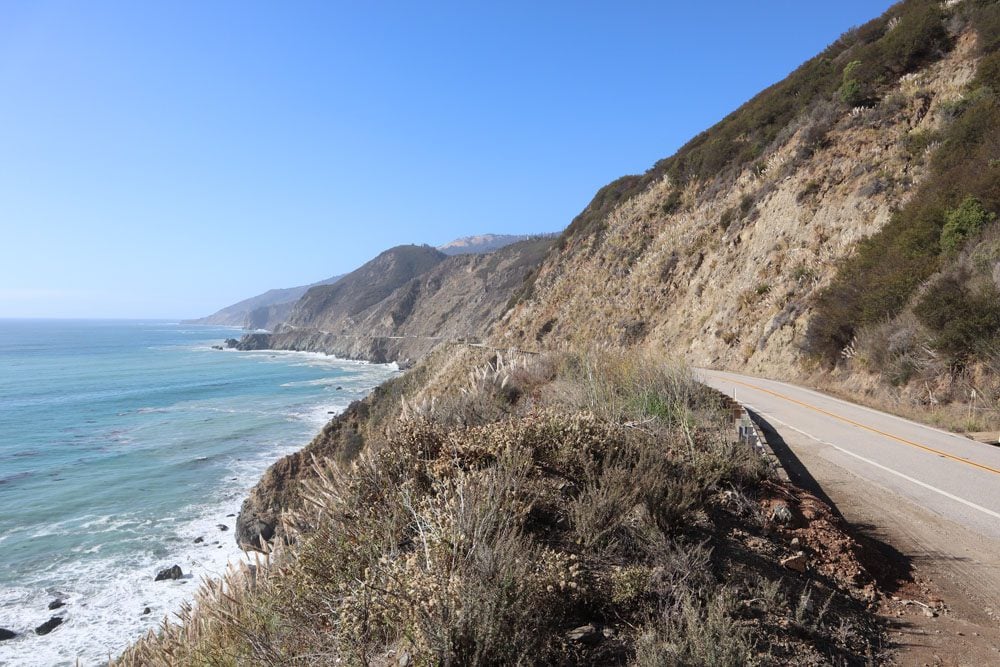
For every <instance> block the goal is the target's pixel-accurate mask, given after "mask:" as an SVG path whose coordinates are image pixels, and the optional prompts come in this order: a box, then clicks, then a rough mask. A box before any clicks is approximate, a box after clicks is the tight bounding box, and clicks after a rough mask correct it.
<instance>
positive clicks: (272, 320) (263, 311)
mask: <svg viewBox="0 0 1000 667" xmlns="http://www.w3.org/2000/svg"><path fill="white" fill-rule="evenodd" d="M342 277H343V276H333V277H332V278H327V279H326V280H320V281H319V282H315V283H312V284H310V285H300V286H298V287H285V288H281V289H272V290H268V291H266V292H264V293H263V294H258V295H257V296H252V297H250V298H249V299H243V300H242V301H239V302H237V303H234V304H233V305H231V306H226V307H225V308H222V309H221V310H218V311H216V312H215V313H212V314H211V315H208V316H207V317H201V318H198V319H195V320H185V324H221V325H223V326H230V327H244V328H246V329H270V328H272V327H273V326H274V325H276V324H277V323H278V322H281V321H283V320H284V318H285V317H287V315H288V314H289V313H290V312H291V309H292V306H293V305H294V304H295V302H296V301H298V300H299V299H300V298H301V297H302V295H303V294H305V293H306V292H307V291H308V290H309V289H310V288H312V287H316V286H318V285H332V284H333V283H335V282H337V281H338V280H340V279H341V278H342Z"/></svg>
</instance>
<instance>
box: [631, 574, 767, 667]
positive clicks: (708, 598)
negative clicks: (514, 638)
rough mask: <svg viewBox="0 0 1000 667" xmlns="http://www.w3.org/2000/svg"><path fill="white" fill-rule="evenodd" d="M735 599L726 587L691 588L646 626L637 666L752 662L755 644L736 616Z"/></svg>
mask: <svg viewBox="0 0 1000 667" xmlns="http://www.w3.org/2000/svg"><path fill="white" fill-rule="evenodd" d="M735 611H736V600H735V598H734V597H733V596H732V594H731V593H729V592H727V591H725V590H701V591H697V592H690V593H686V594H685V595H683V596H681V597H680V598H679V599H678V600H677V601H676V602H675V604H673V605H671V606H669V607H667V608H665V609H663V610H662V611H661V613H660V616H659V618H657V619H655V620H653V621H652V622H651V623H649V624H648V625H646V626H645V627H644V628H642V630H641V632H640V633H639V637H638V639H637V641H636V655H635V662H634V663H633V664H635V665H636V666H637V667H647V666H648V667H654V666H655V667H665V666H668V665H677V666H681V665H684V666H685V667H687V666H691V665H705V666H706V667H708V666H711V667H729V666H732V667H743V665H748V664H753V662H754V660H753V658H754V653H753V643H752V641H751V639H750V637H749V636H748V632H747V631H746V629H744V628H743V627H741V626H740V625H739V624H738V622H737V621H736V620H735V619H734V615H735Z"/></svg>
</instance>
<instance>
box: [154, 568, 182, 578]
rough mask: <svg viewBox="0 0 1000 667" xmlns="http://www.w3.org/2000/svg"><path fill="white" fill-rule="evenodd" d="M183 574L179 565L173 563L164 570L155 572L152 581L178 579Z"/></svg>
mask: <svg viewBox="0 0 1000 667" xmlns="http://www.w3.org/2000/svg"><path fill="white" fill-rule="evenodd" d="M183 576H184V573H183V572H182V571H181V566H180V565H174V566H173V567H168V568H166V569H165V570H160V571H159V572H157V573H156V578H155V579H153V581H163V580H164V579H180V578H181V577H183Z"/></svg>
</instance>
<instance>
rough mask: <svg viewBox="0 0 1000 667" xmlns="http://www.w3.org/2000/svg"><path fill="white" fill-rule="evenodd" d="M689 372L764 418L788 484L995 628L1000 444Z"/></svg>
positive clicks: (821, 398)
mask: <svg viewBox="0 0 1000 667" xmlns="http://www.w3.org/2000/svg"><path fill="white" fill-rule="evenodd" d="M695 375H696V376H697V377H698V378H699V379H700V380H701V381H702V382H704V383H705V384H708V385H709V386H711V387H714V388H715V389H718V390H719V391H721V392H723V393H725V394H727V395H729V396H734V397H735V399H736V400H737V401H739V402H740V403H742V404H743V405H745V406H746V407H747V408H748V409H750V410H751V411H753V412H755V413H757V414H758V415H760V417H762V418H763V419H764V420H765V421H766V422H768V423H769V424H770V426H771V427H772V428H773V429H774V430H775V431H776V435H777V440H779V441H780V443H779V444H780V446H781V448H782V449H784V450H785V457H784V459H791V461H790V464H791V465H786V467H791V468H798V470H797V471H795V473H796V474H793V470H789V473H790V475H791V477H792V481H794V482H796V483H800V484H801V483H802V482H803V479H802V478H805V480H806V481H807V482H811V483H813V484H815V485H816V486H818V487H819V490H820V491H821V492H822V494H823V495H825V496H827V498H828V499H830V500H831V501H832V502H833V503H834V504H835V505H836V506H837V507H838V509H839V510H840V511H841V512H842V513H843V515H844V516H845V518H846V519H847V520H848V521H851V522H852V523H855V524H864V525H865V526H867V527H868V528H869V529H870V530H871V531H872V532H873V533H875V534H877V536H878V538H879V539H881V540H883V541H884V542H886V543H889V544H891V545H892V546H893V547H895V548H896V549H898V550H899V551H900V552H902V553H903V554H904V555H905V556H906V557H907V558H908V559H909V560H910V561H911V562H912V564H913V567H914V569H915V570H918V571H921V570H922V571H923V572H924V574H925V575H926V576H927V578H929V579H934V580H936V581H937V583H938V584H939V585H940V586H941V587H942V588H943V589H945V590H946V591H948V592H949V593H950V594H951V597H952V600H951V602H954V604H956V605H958V606H960V607H961V606H965V609H964V612H965V613H967V615H968V616H969V617H970V618H973V617H975V620H976V622H977V623H985V624H986V625H988V626H992V628H997V627H1000V624H998V621H1000V447H993V446H990V445H986V444H982V443H979V442H976V441H973V440H969V439H967V438H964V437H962V436H958V435H955V434H952V433H948V432H945V431H942V430H939V429H936V428H933V427H930V426H925V425H922V424H918V423H915V422H912V421H909V420H906V419H902V418H900V417H896V416H893V415H889V414H886V413H883V412H879V411H877V410H872V409H869V408H866V407H862V406H859V405H855V404H853V403H849V402H847V401H842V400H839V399H836V398H833V397H831V396H827V395H825V394H821V393H819V392H816V391H811V390H809V389H804V388H802V387H797V386H795V385H791V384H787V383H784V382H777V381H773V380H766V379H761V378H755V377H751V376H746V375H738V374H736V373H728V372H723V371H715V370H705V369H695ZM779 458H783V457H782V455H781V454H780V453H779ZM784 459H783V462H784ZM797 476H798V477H799V478H800V479H796V477H797ZM994 657H996V656H994ZM998 661H1000V660H998Z"/></svg>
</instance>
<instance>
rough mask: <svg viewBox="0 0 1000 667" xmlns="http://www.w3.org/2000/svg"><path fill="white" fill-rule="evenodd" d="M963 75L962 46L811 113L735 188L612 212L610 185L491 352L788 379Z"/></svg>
mask: <svg viewBox="0 0 1000 667" xmlns="http://www.w3.org/2000/svg"><path fill="white" fill-rule="evenodd" d="M975 62H976V61H975V38H974V35H972V34H971V33H966V34H964V35H962V36H961V37H960V38H959V39H958V40H957V43H956V45H955V47H954V49H953V50H952V51H951V52H950V53H949V54H948V55H946V56H945V57H943V58H942V59H941V60H939V61H938V62H936V63H934V64H932V65H930V66H928V67H926V68H925V69H924V70H922V71H919V72H915V73H913V74H910V75H907V76H906V77H903V78H902V79H900V80H899V81H898V83H897V85H896V86H895V89H894V90H890V91H888V92H887V93H886V94H885V95H884V97H883V101H882V102H880V103H879V105H878V106H877V107H875V108H871V109H861V108H859V109H854V110H852V109H848V108H846V107H844V106H842V105H838V104H836V103H835V101H826V102H824V104H826V105H827V106H826V107H825V108H824V107H819V106H818V107H817V109H819V110H820V111H823V113H827V114H834V116H832V117H830V118H828V120H827V121H823V123H821V122H820V121H821V120H822V119H820V118H814V117H812V116H809V117H805V118H802V119H799V120H797V121H795V123H793V124H792V125H790V126H789V127H788V128H786V130H787V131H786V132H785V133H784V134H782V135H779V139H778V140H776V141H775V144H774V145H773V146H772V147H770V148H769V149H768V151H767V152H765V155H764V157H763V158H761V159H760V160H758V161H755V162H753V163H750V164H748V165H747V166H746V167H744V168H742V170H740V171H738V172H724V173H720V174H718V175H717V176H715V177H714V178H713V179H712V180H709V181H702V180H693V181H691V182H689V183H688V184H687V185H686V186H685V187H684V189H683V190H679V189H677V188H676V187H675V185H674V184H673V183H672V182H671V181H670V180H669V178H668V177H666V176H659V177H656V178H651V180H650V181H649V182H648V185H646V186H645V187H644V188H642V189H640V190H639V191H638V192H636V193H635V194H623V195H620V196H619V195H616V194H615V192H616V191H617V190H616V188H617V189H619V190H622V192H625V191H627V188H629V187H632V186H634V185H635V183H638V182H640V177H626V178H625V179H620V181H616V183H614V184H612V185H611V186H608V188H606V189H605V190H602V191H601V193H599V194H598V196H597V197H595V200H594V202H592V203H591V205H590V206H589V207H588V208H587V209H586V210H585V211H584V212H583V213H582V214H581V216H580V218H579V219H580V220H594V221H597V222H598V223H599V224H594V225H591V226H590V227H588V231H587V233H578V234H576V235H572V236H571V235H565V236H564V237H563V239H561V241H560V243H559V245H558V246H557V247H556V248H554V249H553V251H552V252H551V253H550V254H549V256H548V257H547V258H546V260H545V262H544V263H543V264H542V265H541V267H540V268H539V270H538V273H537V278H536V279H535V280H534V281H533V284H532V287H531V291H530V295H529V296H528V298H525V299H524V300H523V301H522V302H521V303H520V304H519V305H518V306H517V307H515V308H514V309H513V310H512V311H510V312H508V313H507V315H506V316H505V319H504V321H503V322H502V323H501V325H500V326H498V327H497V329H496V331H497V335H496V336H495V339H494V342H495V343H497V344H498V345H505V344H514V345H524V346H527V345H552V346H558V345H559V344H561V343H563V342H565V341H569V340H576V339H584V340H590V341H601V342H604V343H605V344H612V345H623V346H631V345H645V346H648V347H650V348H655V349H658V350H668V351H669V352H670V354H671V355H673V356H686V357H687V358H688V359H689V360H690V361H692V362H694V363H697V364H702V365H717V366H720V367H727V368H733V369H738V368H744V369H748V370H750V371H754V372H767V373H774V374H780V375H783V376H786V377H790V376H793V375H794V374H795V373H796V372H798V369H799V361H800V354H801V352H800V342H801V339H802V336H803V333H804V330H805V327H806V324H807V322H808V320H809V317H810V315H811V311H810V303H811V298H812V297H813V295H814V294H815V293H816V292H817V291H818V290H819V289H820V288H822V287H823V286H825V285H826V284H827V283H828V282H829V281H830V280H831V278H832V277H833V275H834V273H835V270H836V266H837V262H838V260H840V259H841V258H843V257H845V256H847V255H849V254H850V253H851V252H852V251H853V249H854V248H855V247H856V245H857V244H858V242H859V241H861V240H862V239H864V238H865V237H867V236H870V235H871V234H873V233H874V232H876V231H877V230H879V229H880V228H881V227H882V226H884V225H885V224H886V223H887V222H888V220H889V217H890V215H891V213H892V211H893V210H895V209H896V208H898V207H899V206H900V204H901V203H902V202H904V201H906V200H907V198H908V197H909V196H910V195H911V193H912V192H913V191H914V190H915V186H916V185H917V184H919V183H920V182H921V180H922V179H923V178H925V176H926V175H927V173H928V169H929V168H928V166H927V165H928V160H926V159H924V156H923V155H917V156H914V155H913V154H912V153H911V152H910V151H909V150H908V148H907V146H908V143H907V139H908V138H910V137H912V136H915V135H919V134H920V133H923V135H924V136H926V135H930V134H932V133H933V132H934V131H935V130H936V129H937V128H938V127H939V126H940V125H941V123H942V122H943V120H942V119H943V117H944V116H945V115H946V109H947V107H948V105H949V104H955V103H956V101H957V100H960V99H961V97H962V91H963V87H964V86H965V85H966V84H967V82H968V81H969V80H970V78H971V76H972V75H973V73H974V70H975ZM943 109H944V111H942V110H943ZM817 114H818V112H817ZM826 123H828V124H829V128H828V129H826V130H825V132H824V133H823V136H824V139H823V140H822V141H820V142H817V141H815V136H816V134H817V131H818V130H817V129H816V128H817V127H819V126H820V125H822V127H823V128H826ZM574 224H576V223H574ZM578 227H583V225H578Z"/></svg>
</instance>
